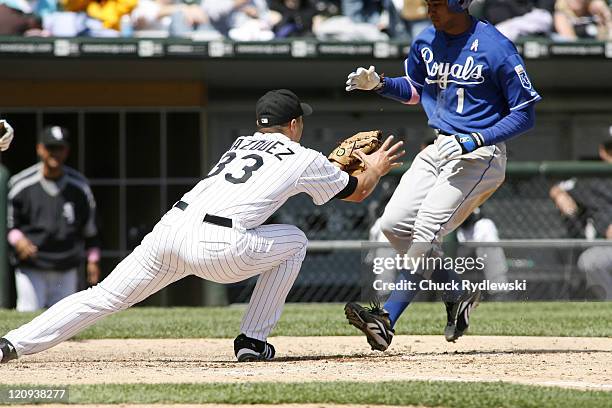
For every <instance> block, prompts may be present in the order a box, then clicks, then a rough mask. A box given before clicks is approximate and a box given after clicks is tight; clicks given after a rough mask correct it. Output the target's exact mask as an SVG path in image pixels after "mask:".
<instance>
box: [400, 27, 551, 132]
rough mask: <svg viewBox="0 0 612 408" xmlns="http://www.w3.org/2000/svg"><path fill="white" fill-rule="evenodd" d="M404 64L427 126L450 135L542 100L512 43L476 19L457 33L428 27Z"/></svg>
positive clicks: (486, 125)
mask: <svg viewBox="0 0 612 408" xmlns="http://www.w3.org/2000/svg"><path fill="white" fill-rule="evenodd" d="M404 68H405V71H406V76H407V77H408V78H409V80H410V82H411V83H412V85H413V86H414V87H415V88H416V89H417V91H418V92H419V94H420V96H421V104H422V105H423V108H424V109H425V112H426V113H427V116H428V117H429V123H428V124H429V126H430V127H432V128H434V129H440V130H442V131H443V132H446V133H448V134H456V133H470V132H478V131H481V130H483V129H486V128H489V127H491V126H493V125H494V124H495V123H497V122H498V121H499V120H500V119H502V118H503V117H504V116H506V115H508V113H509V112H510V111H512V110H516V109H521V108H522V107H525V106H527V105H528V104H530V103H534V102H536V101H538V100H539V99H541V97H540V95H538V93H537V92H536V90H535V89H534V88H533V87H532V85H531V81H530V80H529V77H528V76H527V72H526V71H525V68H524V62H523V60H522V59H521V57H520V56H519V55H518V52H517V50H516V47H515V46H514V44H512V42H511V41H510V40H508V39H507V38H506V37H504V36H503V35H501V34H500V33H499V32H498V31H497V30H495V28H494V27H493V26H491V25H490V24H489V23H487V22H484V21H480V20H477V19H473V21H472V26H471V28H470V29H469V30H468V31H467V32H466V33H464V34H461V35H458V36H451V35H449V34H446V33H444V32H442V31H436V30H435V29H434V28H433V27H430V28H428V29H426V30H425V31H424V32H423V33H421V34H420V35H419V36H418V38H417V39H416V40H415V42H414V44H413V45H412V46H411V48H410V53H409V55H408V58H407V59H406V61H405V63H404Z"/></svg>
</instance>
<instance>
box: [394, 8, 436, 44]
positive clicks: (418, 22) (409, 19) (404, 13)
mask: <svg viewBox="0 0 612 408" xmlns="http://www.w3.org/2000/svg"><path fill="white" fill-rule="evenodd" d="M400 2H402V7H398V9H400V10H401V12H400V16H401V18H402V21H403V22H404V25H405V28H406V31H407V32H408V35H409V36H410V39H411V40H414V38H416V36H417V35H419V34H420V33H421V31H423V30H424V29H426V28H427V27H429V26H430V25H431V21H430V20H429V17H428V16H427V4H426V2H425V0H403V1H402V0H400ZM396 7H397V4H396Z"/></svg>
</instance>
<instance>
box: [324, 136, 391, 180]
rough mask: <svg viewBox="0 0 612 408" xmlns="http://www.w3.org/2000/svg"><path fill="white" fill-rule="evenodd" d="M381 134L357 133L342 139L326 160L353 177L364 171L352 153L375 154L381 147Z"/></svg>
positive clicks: (359, 161) (362, 165)
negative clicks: (357, 151) (358, 151)
mask: <svg viewBox="0 0 612 408" xmlns="http://www.w3.org/2000/svg"><path fill="white" fill-rule="evenodd" d="M382 137H383V134H382V132H381V131H380V130H370V131H367V132H359V133H356V134H354V135H353V136H351V137H349V138H348V139H344V140H343V141H342V142H340V144H339V145H338V147H336V148H335V149H334V151H333V152H331V154H330V155H329V156H327V158H328V159H329V161H331V162H332V163H333V164H335V165H336V166H338V167H340V168H341V169H342V170H344V171H346V172H347V173H348V174H351V175H354V174H359V173H362V172H363V171H364V170H365V166H364V164H363V163H362V162H361V160H359V158H357V156H356V155H354V154H353V153H354V152H355V151H356V150H360V151H362V152H363V153H365V154H370V153H373V152H375V151H376V150H378V149H379V148H380V146H381V145H382Z"/></svg>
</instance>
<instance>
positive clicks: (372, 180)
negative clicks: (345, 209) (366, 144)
mask: <svg viewBox="0 0 612 408" xmlns="http://www.w3.org/2000/svg"><path fill="white" fill-rule="evenodd" d="M392 143H393V136H389V137H388V138H387V140H385V142H384V143H383V145H382V146H381V147H380V149H379V150H377V151H376V152H374V153H372V154H364V153H363V152H361V151H355V153H354V154H355V155H357V156H358V157H359V159H360V160H361V161H362V162H363V163H364V164H365V168H366V169H365V171H364V172H363V173H361V174H357V175H356V176H354V177H355V178H356V179H357V187H356V188H355V191H354V192H353V193H352V194H351V195H350V196H348V197H345V198H343V200H344V201H352V202H357V203H358V202H361V201H363V200H365V199H366V198H367V197H368V196H369V195H370V194H371V193H372V191H374V188H375V187H376V185H377V184H378V181H379V180H380V178H381V177H382V176H384V175H385V174H387V173H389V171H391V169H394V168H396V167H400V166H401V165H402V162H400V161H398V160H399V159H400V158H401V157H402V156H403V155H404V154H406V152H405V151H404V150H401V148H402V145H403V144H404V143H403V142H401V141H400V142H397V143H394V144H392Z"/></svg>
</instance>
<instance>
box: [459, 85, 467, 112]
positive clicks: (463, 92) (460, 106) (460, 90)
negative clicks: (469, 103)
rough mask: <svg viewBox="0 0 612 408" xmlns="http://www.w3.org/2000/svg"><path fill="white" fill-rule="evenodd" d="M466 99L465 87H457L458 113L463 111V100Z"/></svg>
mask: <svg viewBox="0 0 612 408" xmlns="http://www.w3.org/2000/svg"><path fill="white" fill-rule="evenodd" d="M464 99H465V89H464V88H457V113H463V100H464Z"/></svg>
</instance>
